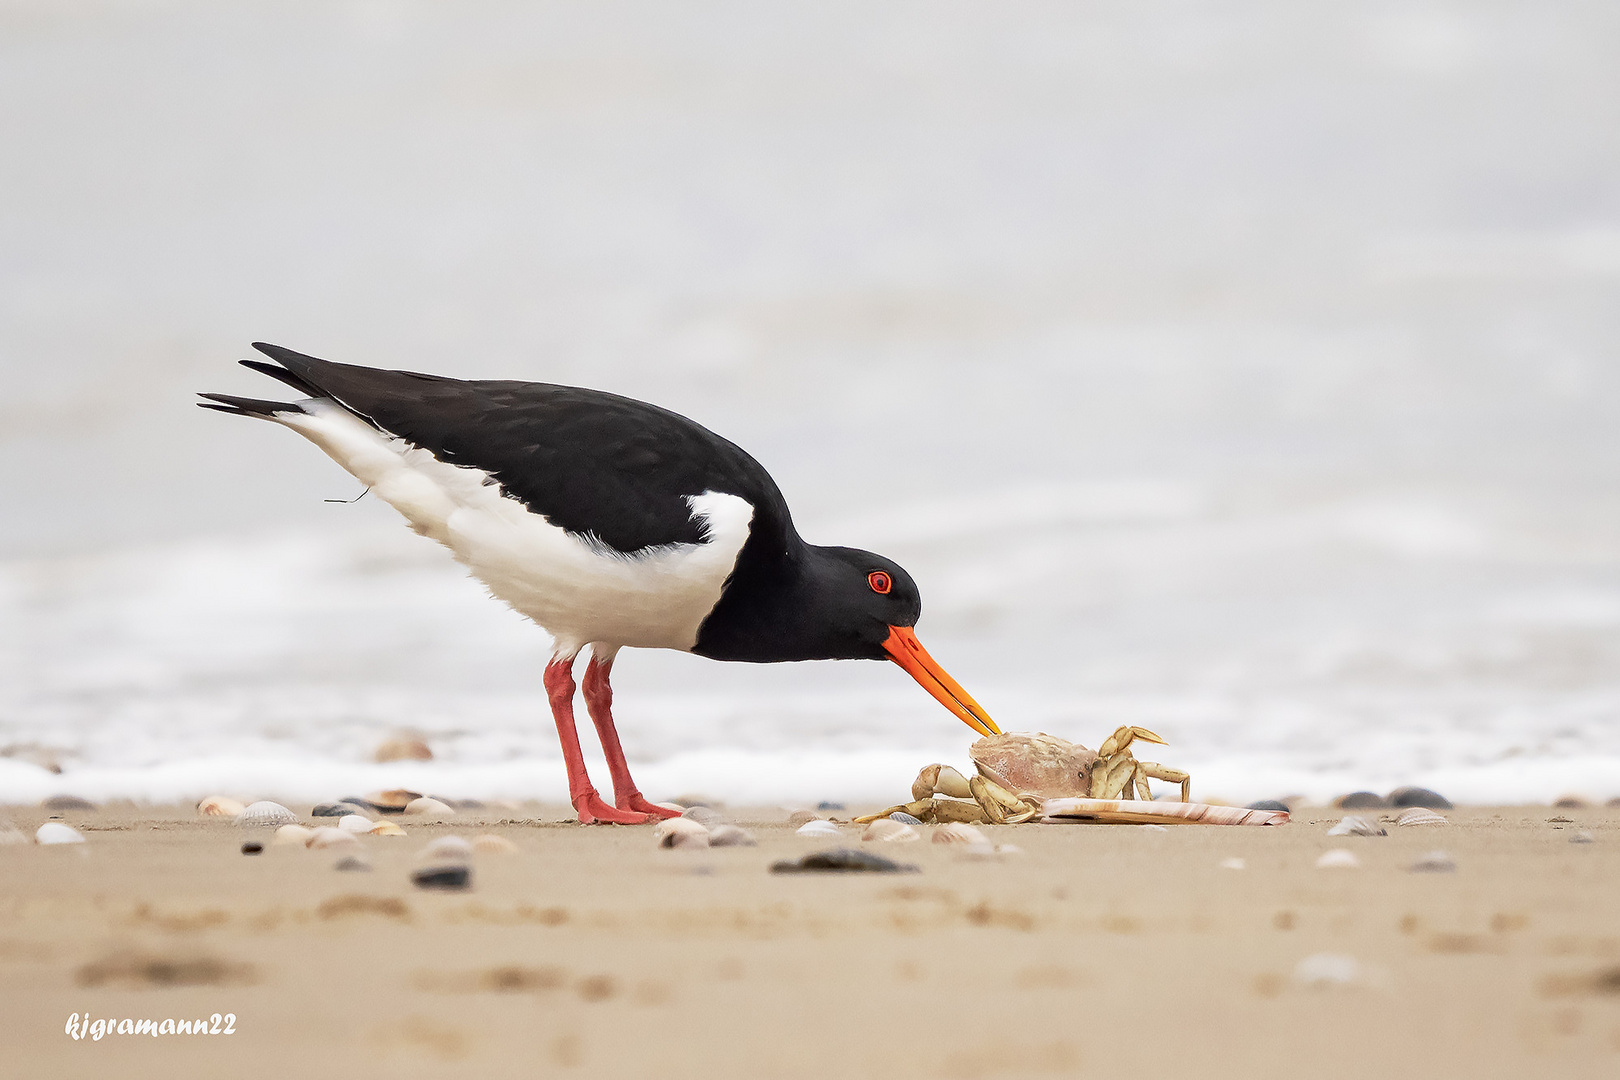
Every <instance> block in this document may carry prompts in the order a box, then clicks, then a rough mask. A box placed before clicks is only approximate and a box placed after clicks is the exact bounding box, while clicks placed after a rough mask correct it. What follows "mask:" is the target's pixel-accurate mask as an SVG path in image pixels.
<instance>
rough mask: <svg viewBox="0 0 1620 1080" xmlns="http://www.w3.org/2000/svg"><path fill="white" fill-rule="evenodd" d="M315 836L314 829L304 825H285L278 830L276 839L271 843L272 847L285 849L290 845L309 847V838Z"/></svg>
mask: <svg viewBox="0 0 1620 1080" xmlns="http://www.w3.org/2000/svg"><path fill="white" fill-rule="evenodd" d="M313 835H315V830H314V829H309V828H305V827H304V826H302V825H283V826H282V827H281V828H279V829H277V830H276V835H275V838H274V839H272V840H271V841H270V845H271V846H272V847H283V846H285V845H288V844H297V845H298V846H299V847H308V846H309V838H310V837H311V836H313Z"/></svg>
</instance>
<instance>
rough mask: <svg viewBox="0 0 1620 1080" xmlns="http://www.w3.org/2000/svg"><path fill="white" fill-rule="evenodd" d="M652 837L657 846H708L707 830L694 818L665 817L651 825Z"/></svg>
mask: <svg viewBox="0 0 1620 1080" xmlns="http://www.w3.org/2000/svg"><path fill="white" fill-rule="evenodd" d="M653 839H654V840H656V841H658V846H659V847H665V848H678V847H708V846H709V830H708V829H706V828H704V827H703V824H702V823H701V822H699V821H697V820H696V819H695V818H689V817H677V818H666V819H665V820H663V821H660V822H659V823H658V824H657V825H655V826H653Z"/></svg>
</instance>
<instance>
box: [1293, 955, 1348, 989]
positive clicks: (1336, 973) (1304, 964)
mask: <svg viewBox="0 0 1620 1080" xmlns="http://www.w3.org/2000/svg"><path fill="white" fill-rule="evenodd" d="M1360 976H1361V965H1360V964H1357V963H1356V958H1355V957H1353V956H1345V955H1343V954H1341V953H1312V954H1311V955H1310V956H1307V957H1306V958H1305V959H1303V960H1301V961H1300V962H1299V963H1298V964H1296V965H1294V981H1295V982H1296V983H1298V984H1299V985H1301V986H1308V987H1311V988H1312V989H1327V988H1330V987H1335V986H1350V985H1353V984H1354V983H1355V982H1356V980H1357V979H1358V978H1360Z"/></svg>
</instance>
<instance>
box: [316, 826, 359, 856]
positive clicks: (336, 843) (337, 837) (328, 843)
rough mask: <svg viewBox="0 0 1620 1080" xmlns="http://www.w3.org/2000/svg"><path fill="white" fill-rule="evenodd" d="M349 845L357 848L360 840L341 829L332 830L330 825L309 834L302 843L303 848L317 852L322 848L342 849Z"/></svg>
mask: <svg viewBox="0 0 1620 1080" xmlns="http://www.w3.org/2000/svg"><path fill="white" fill-rule="evenodd" d="M350 844H352V845H354V846H356V847H358V846H359V844H360V838H359V837H357V836H355V835H354V833H351V832H344V831H343V830H342V829H337V828H333V827H332V826H330V825H323V826H322V827H321V828H319V829H316V830H315V831H314V832H312V833H310V834H309V839H307V840H305V841H304V846H305V847H307V848H310V849H312V850H315V851H319V850H320V849H322V848H331V847H343V846H346V845H350Z"/></svg>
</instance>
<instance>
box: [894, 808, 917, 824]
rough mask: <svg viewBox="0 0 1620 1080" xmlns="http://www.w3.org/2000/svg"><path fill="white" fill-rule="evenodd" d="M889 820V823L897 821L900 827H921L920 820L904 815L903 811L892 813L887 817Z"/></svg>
mask: <svg viewBox="0 0 1620 1080" xmlns="http://www.w3.org/2000/svg"><path fill="white" fill-rule="evenodd" d="M889 820H890V821H898V822H899V823H900V824H902V825H921V824H922V818H919V817H912V816H911V815H910V814H908V813H906V812H905V811H904V810H896V811H895V812H894V813H892V814H890V815H889Z"/></svg>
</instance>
